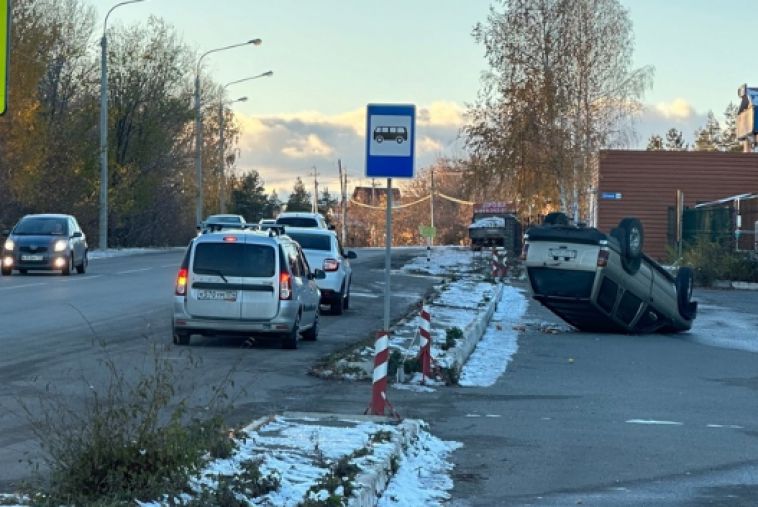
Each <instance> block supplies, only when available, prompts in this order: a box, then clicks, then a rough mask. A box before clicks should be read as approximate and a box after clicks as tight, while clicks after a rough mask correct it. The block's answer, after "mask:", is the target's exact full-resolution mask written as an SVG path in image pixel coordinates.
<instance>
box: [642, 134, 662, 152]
mask: <svg viewBox="0 0 758 507" xmlns="http://www.w3.org/2000/svg"><path fill="white" fill-rule="evenodd" d="M663 146H664V145H663V138H661V136H659V135H658V134H654V135H652V136H650V139H648V141H647V148H646V149H647V151H662V150H663Z"/></svg>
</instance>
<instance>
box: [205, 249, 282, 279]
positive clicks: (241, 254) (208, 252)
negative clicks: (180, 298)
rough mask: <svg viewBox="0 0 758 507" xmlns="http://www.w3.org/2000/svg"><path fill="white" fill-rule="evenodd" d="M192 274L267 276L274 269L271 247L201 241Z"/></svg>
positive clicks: (271, 274)
mask: <svg viewBox="0 0 758 507" xmlns="http://www.w3.org/2000/svg"><path fill="white" fill-rule="evenodd" d="M192 271H193V273H195V274H204V275H215V274H219V273H220V274H223V275H224V276H245V277H256V278H270V277H272V276H274V273H275V271H276V262H275V260H274V249H273V248H272V247H270V246H267V245H247V244H241V243H200V244H198V245H197V247H195V260H194V262H193V265H192Z"/></svg>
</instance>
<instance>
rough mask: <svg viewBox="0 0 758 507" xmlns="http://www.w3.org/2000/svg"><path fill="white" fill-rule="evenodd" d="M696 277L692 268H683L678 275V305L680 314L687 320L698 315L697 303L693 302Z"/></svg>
mask: <svg viewBox="0 0 758 507" xmlns="http://www.w3.org/2000/svg"><path fill="white" fill-rule="evenodd" d="M694 284H695V277H694V274H693V272H692V268H690V267H686V266H685V267H681V268H679V271H678V272H677V273H676V303H677V306H678V307H679V314H680V315H681V316H682V317H684V318H685V319H687V320H692V319H694V318H695V315H697V302H694V301H692V287H693V286H694Z"/></svg>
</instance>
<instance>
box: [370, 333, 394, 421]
mask: <svg viewBox="0 0 758 507" xmlns="http://www.w3.org/2000/svg"><path fill="white" fill-rule="evenodd" d="M389 358H390V353H389V333H388V332H387V331H378V332H377V333H376V341H375V342H374V383H373V386H372V388H371V406H370V407H369V412H370V413H371V415H384V409H385V404H389V403H388V402H387V365H388V362H389Z"/></svg>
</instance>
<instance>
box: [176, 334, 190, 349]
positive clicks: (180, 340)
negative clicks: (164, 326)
mask: <svg viewBox="0 0 758 507" xmlns="http://www.w3.org/2000/svg"><path fill="white" fill-rule="evenodd" d="M189 342H190V335H189V333H187V332H184V331H174V345H181V346H185V345H189Z"/></svg>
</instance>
